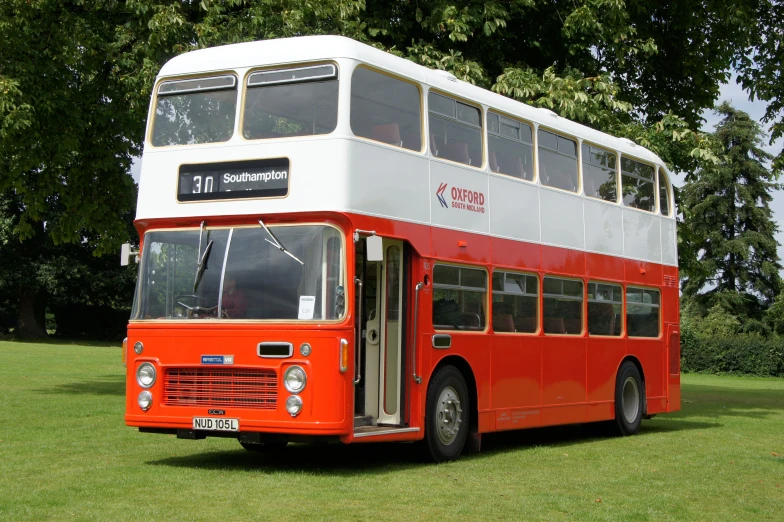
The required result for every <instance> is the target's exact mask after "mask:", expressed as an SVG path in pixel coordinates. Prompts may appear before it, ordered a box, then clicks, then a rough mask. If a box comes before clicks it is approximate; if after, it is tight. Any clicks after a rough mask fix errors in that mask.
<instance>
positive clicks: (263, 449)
mask: <svg viewBox="0 0 784 522" xmlns="http://www.w3.org/2000/svg"><path fill="white" fill-rule="evenodd" d="M287 444H288V441H285V440H275V441H270V442H261V443H255V442H242V441H240V445H241V446H242V447H243V448H245V449H246V450H248V451H253V452H255V453H271V452H273V451H277V450H282V449H283V448H285V447H286V445H287Z"/></svg>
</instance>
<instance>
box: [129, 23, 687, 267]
mask: <svg viewBox="0 0 784 522" xmlns="http://www.w3.org/2000/svg"><path fill="white" fill-rule="evenodd" d="M318 61H331V62H334V63H337V65H338V69H339V77H340V93H339V114H338V123H337V128H336V129H335V131H334V132H332V133H331V134H328V135H323V136H313V137H297V138H283V139H274V140H254V141H249V140H245V139H243V138H242V137H241V133H240V131H239V122H240V120H241V118H240V116H241V111H242V107H241V106H240V105H241V104H240V103H238V107H237V111H238V112H237V116H236V118H235V121H236V122H237V123H235V131H234V135H233V137H232V138H231V139H230V140H229V141H227V142H224V143H212V144H201V145H183V146H172V147H153V146H152V145H150V144H149V142H148V143H147V144H146V146H145V149H144V155H143V160H142V170H141V177H140V184H139V201H138V206H137V216H136V217H137V219H138V220H148V219H166V218H183V217H194V218H201V217H209V216H239V215H253V216H256V215H267V216H268V215H270V214H276V213H285V212H306V211H336V212H351V213H359V214H366V215H373V216H379V217H384V218H389V219H395V220H402V221H407V222H413V223H421V224H423V225H432V226H436V227H444V228H449V229H457V230H465V231H470V232H474V233H479V234H489V235H492V236H497V237H503V238H510V239H517V240H521V241H528V242H541V243H543V244H547V245H553V246H559V247H564V248H569V249H576V250H585V251H590V252H596V253H603V254H608V255H613V256H622V257H628V258H633V259H638V260H643V261H650V262H654V263H662V264H665V265H670V266H675V265H677V250H676V248H677V246H676V237H675V219H674V217H665V216H660V215H657V214H654V213H647V212H642V211H638V210H635V209H628V208H624V207H622V206H621V205H618V204H613V203H606V202H602V201H598V200H595V199H591V198H587V197H585V196H584V195H582V194H570V193H567V192H563V191H558V190H553V189H550V188H543V187H541V185H539V184H538V181H537V182H535V183H530V182H525V181H521V180H518V179H516V178H511V177H507V176H504V175H500V174H495V173H491V172H490V171H489V169H488V168H484V169H479V168H474V167H469V166H463V165H460V164H457V163H453V162H449V161H445V160H441V159H437V158H433V157H432V156H430V154H429V152H428V151H427V147H425V151H423V152H415V151H408V150H404V149H400V148H397V147H393V146H389V145H386V144H381V143H377V142H373V141H371V140H366V139H362V138H356V137H354V135H353V133H352V131H351V128H350V123H349V107H350V104H351V92H350V88H351V82H350V78H351V73H352V71H353V69H354V68H355V67H356V66H357V65H358V64H360V63H364V64H368V65H370V66H373V67H376V68H378V69H382V70H385V71H388V72H390V73H393V74H395V75H398V76H400V77H404V78H407V79H409V80H411V81H414V82H417V83H418V84H419V85H420V86H421V89H422V93H423V97H424V98H425V100H426V98H427V91H428V90H429V89H430V88H436V89H439V90H441V91H445V92H447V93H452V94H454V95H455V96H458V97H462V98H465V99H468V100H472V101H473V102H475V103H477V104H478V105H481V106H482V108H483V109H484V110H486V109H488V108H491V109H494V110H497V111H502V112H506V113H509V114H512V115H515V116H517V117H519V118H521V119H524V120H527V121H529V122H531V123H532V124H533V126H534V134H536V129H537V128H538V126H539V125H546V126H547V127H548V128H551V129H557V130H558V131H560V132H562V133H564V134H568V135H571V136H574V137H575V138H576V139H577V140H578V142H580V143H581V142H582V141H583V140H588V141H590V142H591V143H593V144H596V145H600V146H603V147H606V148H608V149H610V150H614V151H616V152H618V153H620V154H623V155H628V156H632V157H635V158H637V159H640V160H644V161H647V162H650V163H652V164H655V165H658V166H661V167H663V165H664V164H663V162H662V161H661V160H660V159H659V158H658V157H657V156H656V155H655V154H653V153H652V152H650V151H648V150H646V149H644V148H643V147H639V146H636V145H633V144H631V143H630V142H628V141H626V140H622V139H618V138H614V137H612V136H609V135H607V134H604V133H601V132H599V131H596V130H594V129H590V128H588V127H585V126H583V125H580V124H578V123H574V122H571V121H569V120H566V119H564V118H560V117H557V116H555V115H554V114H552V113H550V112H549V111H543V110H540V109H536V108H533V107H530V106H527V105H524V104H522V103H519V102H515V101H513V100H511V99H508V98H505V97H503V96H500V95H498V94H495V93H492V92H490V91H487V90H484V89H481V88H478V87H475V86H473V85H470V84H467V83H465V82H461V81H454V80H453V79H450V78H449V77H448V76H447V75H445V74H444V73H443V72H441V71H433V70H430V69H426V68H424V67H421V66H419V65H416V64H414V63H412V62H410V61H407V60H404V59H402V58H398V57H395V56H393V55H390V54H387V53H384V52H382V51H379V50H377V49H373V48H371V47H369V46H366V45H363V44H360V43H357V42H354V41H352V40H349V39H346V38H342V37H336V36H313V37H301V38H291V39H283V40H269V41H261V42H250V43H243V44H235V45H229V46H222V47H215V48H210V49H204V50H199V51H193V52H190V53H186V54H183V55H180V56H178V57H176V58H174V59H172V60H171V61H169V62H168V63H167V64H166V65H164V67H163V68H162V69H161V72H160V75H159V78H171V77H177V76H181V75H189V76H190V75H194V74H204V73H210V72H215V71H221V72H226V71H234V73H235V74H236V75H237V77H238V78H239V81H240V85H241V86H242V85H244V82H245V77H246V75H247V73H248V72H249V71H250V70H252V69H253V68H257V67H260V66H269V65H276V64H292V63H309V62H318ZM424 111H425V112H424V115H423V116H424V119H425V122H424V133H423V136H428V135H429V134H428V130H427V106H426V103H425V105H424ZM153 112H154V106H152V105H151V107H150V116H152V114H153ZM580 143H578V147H579V145H580ZM485 155H486V152H485ZM281 157H286V158H289V160H290V184H289V194H288V196H286V197H282V198H269V199H247V200H229V201H202V202H198V203H180V202H178V201H177V197H176V194H177V179H178V168H179V166H180V165H181V164H198V163H215V162H222V161H236V160H246V159H264V158H281ZM485 163H487V161H486V160H485ZM442 184H447V187H445V188H444V191H443V193H442V196H443V197H444V203H445V204H446V207H445V206H444V204H443V203H442V202H441V201H440V200H439V198H438V195H437V192H438V190H439V188H441V186H442ZM453 189H455V190H458V191H459V192H457V193H453ZM464 191H465V192H464ZM468 192H470V193H471V194H472V196H471V199H475V198H477V197H478V195H479V194H481V198H478V199H476V200H473V201H468V200H456V198H454V197H453V196H454V195H458V196H460V195H461V194H462V196H461V197H465V196H466V195H467V193H468ZM670 199H672V198H670ZM672 204H673V203H672V201H671V202H670V205H672Z"/></svg>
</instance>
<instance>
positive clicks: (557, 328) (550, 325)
mask: <svg viewBox="0 0 784 522" xmlns="http://www.w3.org/2000/svg"><path fill="white" fill-rule="evenodd" d="M544 333H549V334H565V333H566V328H564V320H563V318H562V317H545V318H544Z"/></svg>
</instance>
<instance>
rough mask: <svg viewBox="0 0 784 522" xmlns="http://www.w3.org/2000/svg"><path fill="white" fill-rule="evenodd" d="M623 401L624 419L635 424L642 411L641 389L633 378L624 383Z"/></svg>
mask: <svg viewBox="0 0 784 522" xmlns="http://www.w3.org/2000/svg"><path fill="white" fill-rule="evenodd" d="M621 401H622V403H623V417H624V418H625V419H626V422H628V423H629V424H632V423H634V421H636V420H637V414H638V413H639V410H640V388H639V387H638V386H637V381H636V380H635V379H634V378H633V377H629V378H627V379H626V381H624V383H623V393H622V394H621Z"/></svg>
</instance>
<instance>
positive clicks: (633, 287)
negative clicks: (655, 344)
mask: <svg viewBox="0 0 784 522" xmlns="http://www.w3.org/2000/svg"><path fill="white" fill-rule="evenodd" d="M630 289H631V290H653V291H655V292H657V293H658V294H659V307H658V308H659V314H658V315H659V335H658V336H657V337H643V336H639V335H629V332H628V328H627V330H626V335H625V338H626V339H633V340H643V341H646V340H652V341H655V340H662V339H663V338H664V311H663V310H662V308H663V307H664V302H663V301H662V296H663V292H662V289H661V288H658V287H655V286H643V285H624V289H623V308H624V318H623V322H624V324H625V323H626V322H627V320H626V314H628V313H629V312H628V310H629V305H628V303H627V300H626V293H627V291H628V290H630ZM633 304H640V303H633ZM643 306H646V305H645V304H644V303H643ZM647 306H651V305H647ZM651 307H653V306H651Z"/></svg>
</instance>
